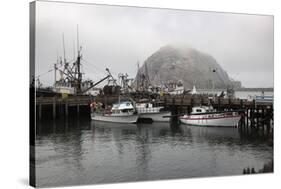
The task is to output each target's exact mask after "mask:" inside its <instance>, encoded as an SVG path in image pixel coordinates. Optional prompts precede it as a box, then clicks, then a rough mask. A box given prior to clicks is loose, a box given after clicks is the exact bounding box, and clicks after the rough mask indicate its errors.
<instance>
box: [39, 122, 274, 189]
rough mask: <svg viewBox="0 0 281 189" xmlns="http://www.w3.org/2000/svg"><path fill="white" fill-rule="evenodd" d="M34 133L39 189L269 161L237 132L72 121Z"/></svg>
mask: <svg viewBox="0 0 281 189" xmlns="http://www.w3.org/2000/svg"><path fill="white" fill-rule="evenodd" d="M36 132H37V138H36V175H37V177H36V181H37V184H38V186H59V185H79V184H97V183H112V182H127V181H143V180H158V179H173V178H190V177H205V176H223V175H240V174H242V172H243V169H244V168H247V167H250V168H255V170H259V169H261V168H262V167H263V165H264V164H265V163H268V162H269V161H271V160H272V158H273V147H271V146H269V145H268V144H267V142H265V141H263V140H260V139H255V138H249V137H245V136H244V137H243V136H242V135H241V134H240V133H239V132H238V129H236V128H212V127H196V126H187V125H181V126H179V127H178V128H176V129H175V128H174V127H171V126H170V125H169V123H153V124H112V123H103V122H93V121H88V120H80V121H78V120H74V121H66V122H65V121H56V122H49V123H41V124H38V126H37V130H36Z"/></svg>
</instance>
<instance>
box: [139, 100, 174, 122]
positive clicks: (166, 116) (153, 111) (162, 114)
mask: <svg viewBox="0 0 281 189" xmlns="http://www.w3.org/2000/svg"><path fill="white" fill-rule="evenodd" d="M136 109H137V111H138V114H139V118H140V119H151V120H152V121H156V122H168V121H169V120H170V116H171V112H169V111H163V109H164V107H163V106H156V107H153V104H152V103H136Z"/></svg>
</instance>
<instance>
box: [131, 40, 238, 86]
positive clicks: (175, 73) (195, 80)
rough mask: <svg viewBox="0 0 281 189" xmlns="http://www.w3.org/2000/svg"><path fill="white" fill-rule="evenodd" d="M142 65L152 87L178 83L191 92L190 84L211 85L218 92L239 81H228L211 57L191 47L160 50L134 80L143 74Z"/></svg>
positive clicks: (165, 47)
mask: <svg viewBox="0 0 281 189" xmlns="http://www.w3.org/2000/svg"><path fill="white" fill-rule="evenodd" d="M145 64H146V66H147V72H148V73H147V74H148V76H149V79H150V81H151V83H152V84H153V85H160V84H163V83H167V82H171V81H172V82H177V81H179V80H181V81H182V83H183V85H184V87H185V88H186V89H191V88H192V87H193V85H195V86H196V88H204V89H210V88H212V87H213V83H214V87H215V88H220V89H222V88H227V87H230V86H232V87H235V88H239V87H241V82H239V81H233V80H232V79H230V77H229V76H228V74H227V72H226V71H225V70H223V69H222V68H221V66H220V65H219V64H218V63H217V61H216V60H215V59H214V58H213V57H212V56H210V55H208V54H205V53H202V52H200V51H198V50H195V49H192V48H179V47H174V46H170V45H168V46H164V47H162V48H160V49H159V50H158V51H157V52H155V53H153V54H152V55H151V56H150V57H149V58H147V60H146V61H145V62H144V64H143V66H142V67H141V68H140V70H139V72H138V74H137V76H136V78H137V77H139V74H142V73H145Z"/></svg>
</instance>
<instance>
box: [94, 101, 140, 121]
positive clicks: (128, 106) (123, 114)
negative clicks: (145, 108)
mask: <svg viewBox="0 0 281 189" xmlns="http://www.w3.org/2000/svg"><path fill="white" fill-rule="evenodd" d="M138 117H139V115H138V114H137V111H136V109H135V107H134V105H133V104H132V102H130V101H123V102H118V103H115V104H113V105H112V107H108V108H104V107H103V105H102V104H101V103H96V102H92V103H91V119H92V120H96V121H105V122H114V123H136V122H137V120H138Z"/></svg>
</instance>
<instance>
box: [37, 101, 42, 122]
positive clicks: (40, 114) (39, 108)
mask: <svg viewBox="0 0 281 189" xmlns="http://www.w3.org/2000/svg"><path fill="white" fill-rule="evenodd" d="M38 111H39V120H41V118H42V104H39V105H38Z"/></svg>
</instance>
